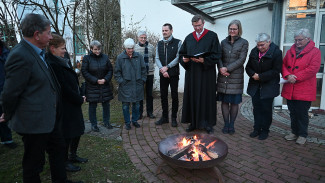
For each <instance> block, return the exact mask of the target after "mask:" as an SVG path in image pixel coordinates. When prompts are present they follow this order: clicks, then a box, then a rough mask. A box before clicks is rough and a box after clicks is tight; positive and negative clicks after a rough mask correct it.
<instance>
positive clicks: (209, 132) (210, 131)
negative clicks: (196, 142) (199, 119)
mask: <svg viewBox="0 0 325 183" xmlns="http://www.w3.org/2000/svg"><path fill="white" fill-rule="evenodd" d="M205 130H206V131H207V133H208V134H212V133H213V128H212V127H206V128H205Z"/></svg>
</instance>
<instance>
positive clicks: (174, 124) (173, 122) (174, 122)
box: [172, 118, 178, 127]
mask: <svg viewBox="0 0 325 183" xmlns="http://www.w3.org/2000/svg"><path fill="white" fill-rule="evenodd" d="M177 126H178V125H177V121H176V118H172V127H177Z"/></svg>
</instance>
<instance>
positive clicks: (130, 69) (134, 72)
mask: <svg viewBox="0 0 325 183" xmlns="http://www.w3.org/2000/svg"><path fill="white" fill-rule="evenodd" d="M114 77H115V79H116V81H117V83H118V84H119V87H118V100H119V101H121V102H137V101H140V100H143V95H144V83H145V81H146V79H147V69H146V65H145V63H144V61H143V57H142V56H141V55H140V54H139V53H138V52H133V54H132V58H131V59H130V57H129V56H128V55H127V54H126V51H123V53H121V54H120V55H119V56H117V59H116V63H115V69H114Z"/></svg>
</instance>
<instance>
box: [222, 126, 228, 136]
mask: <svg viewBox="0 0 325 183" xmlns="http://www.w3.org/2000/svg"><path fill="white" fill-rule="evenodd" d="M221 131H222V133H223V134H227V133H229V128H228V126H226V125H225V126H224V127H223V128H222V130H221Z"/></svg>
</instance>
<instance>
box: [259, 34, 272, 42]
mask: <svg viewBox="0 0 325 183" xmlns="http://www.w3.org/2000/svg"><path fill="white" fill-rule="evenodd" d="M270 41H271V37H270V35H268V34H266V33H259V34H257V35H256V39H255V42H257V43H258V42H270Z"/></svg>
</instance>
